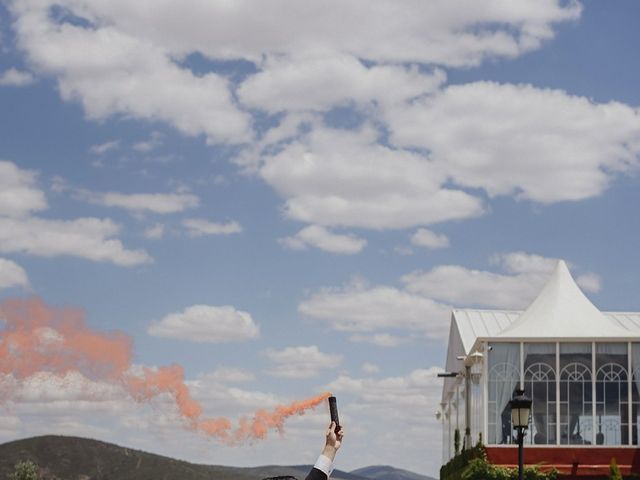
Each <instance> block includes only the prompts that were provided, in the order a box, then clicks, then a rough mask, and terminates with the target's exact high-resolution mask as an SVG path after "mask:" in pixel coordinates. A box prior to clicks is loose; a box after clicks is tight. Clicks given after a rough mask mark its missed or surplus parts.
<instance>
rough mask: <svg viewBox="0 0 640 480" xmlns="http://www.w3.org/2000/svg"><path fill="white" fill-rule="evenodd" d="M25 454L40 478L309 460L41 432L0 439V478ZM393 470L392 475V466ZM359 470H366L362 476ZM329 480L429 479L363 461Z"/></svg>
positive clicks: (224, 479) (179, 479)
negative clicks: (202, 454)
mask: <svg viewBox="0 0 640 480" xmlns="http://www.w3.org/2000/svg"><path fill="white" fill-rule="evenodd" d="M22 460H31V461H32V462H34V463H36V464H37V465H38V466H39V467H40V468H41V471H42V475H43V478H44V479H45V480H54V479H60V480H213V479H215V480H261V479H262V478H265V477H274V476H285V475H290V476H293V477H296V478H298V479H303V478H304V477H305V476H306V474H307V473H308V472H309V469H310V468H311V466H310V465H295V466H279V465H265V466H262V467H252V468H236V467H224V466H217V465H200V464H194V463H189V462H185V461H182V460H175V459H173V458H169V457H163V456H161V455H155V454H152V453H147V452H143V451H140V450H135V449H131V448H126V447H120V446H118V445H114V444H112V443H106V442H101V441H98V440H91V439H87V438H78V437H66V436H58V435H46V436H42V437H33V438H27V439H23V440H16V441H13V442H8V443H4V444H2V445H0V478H2V479H4V478H7V476H8V475H9V473H10V472H12V471H13V469H14V465H15V464H16V463H17V462H19V461H22ZM394 471H395V472H398V476H394V473H393V472H394ZM359 472H365V473H367V472H369V473H371V474H372V475H382V474H384V475H385V476H384V477H381V476H372V477H368V476H367V475H363V474H362V473H359ZM331 478H332V480H367V479H368V478H370V479H371V480H430V479H429V478H428V477H422V476H420V475H417V474H415V473H412V472H407V471H405V470H397V469H394V468H393V467H366V468H363V469H359V470H357V471H355V472H350V473H349V472H343V471H340V470H335V471H334V472H333V475H332V476H331Z"/></svg>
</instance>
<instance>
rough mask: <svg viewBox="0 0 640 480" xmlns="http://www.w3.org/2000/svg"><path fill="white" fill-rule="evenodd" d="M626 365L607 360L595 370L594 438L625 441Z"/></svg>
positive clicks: (613, 442)
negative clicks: (595, 430) (607, 361)
mask: <svg viewBox="0 0 640 480" xmlns="http://www.w3.org/2000/svg"><path fill="white" fill-rule="evenodd" d="M628 386H629V385H628V383H627V369H626V368H624V367H623V366H622V365H621V364H620V363H618V362H609V363H605V364H604V365H602V366H601V367H600V368H598V371H597V373H596V416H597V417H596V429H597V432H598V433H597V434H596V442H597V443H599V444H604V445H624V444H626V443H627V441H628V438H629V437H628V417H629V412H628V403H627V402H628Z"/></svg>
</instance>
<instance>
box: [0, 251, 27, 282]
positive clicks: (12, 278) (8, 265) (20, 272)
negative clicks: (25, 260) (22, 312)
mask: <svg viewBox="0 0 640 480" xmlns="http://www.w3.org/2000/svg"><path fill="white" fill-rule="evenodd" d="M28 285H29V278H28V277H27V273H26V272H25V271H24V269H23V268H22V267H21V266H20V265H18V264H17V263H15V262H13V261H11V260H7V259H6V258H0V289H3V288H11V287H26V286H28Z"/></svg>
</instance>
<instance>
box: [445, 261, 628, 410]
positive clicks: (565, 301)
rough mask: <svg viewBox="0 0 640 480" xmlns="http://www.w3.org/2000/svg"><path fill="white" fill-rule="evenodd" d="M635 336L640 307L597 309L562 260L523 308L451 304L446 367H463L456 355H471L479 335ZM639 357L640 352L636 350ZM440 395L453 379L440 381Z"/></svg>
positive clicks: (542, 337)
mask: <svg viewBox="0 0 640 480" xmlns="http://www.w3.org/2000/svg"><path fill="white" fill-rule="evenodd" d="M602 340H605V341H623V342H628V341H634V342H640V312H600V311H599V310H598V309H597V308H596V307H595V306H594V305H593V304H592V303H591V302H590V301H589V299H588V298H587V297H586V296H585V295H584V294H583V293H582V291H581V290H580V288H579V287H578V285H577V284H576V283H575V281H574V280H573V278H572V277H571V274H570V273H569V269H568V268H567V265H566V263H565V262H564V261H559V262H558V265H557V267H556V270H555V271H554V273H553V274H552V275H551V278H550V279H549V281H548V282H547V284H546V285H545V286H544V287H543V289H542V291H541V292H540V294H539V295H538V297H537V298H536V299H535V300H534V301H533V302H532V303H531V305H530V306H529V308H527V310H525V311H512V310H478V309H456V310H453V312H452V315H451V330H450V332H449V346H448V352H447V364H446V367H445V368H446V371H448V372H458V371H461V370H463V362H462V361H460V360H458V357H459V356H466V355H470V354H471V353H472V352H473V351H475V350H477V349H478V347H479V346H480V342H482V341H493V342H495V341H500V342H502V341H517V342H530V341H533V342H535V341H545V342H557V341H560V342H571V341H581V342H585V341H602ZM638 357H639V358H640V353H639V354H638ZM444 383H445V385H444V389H443V400H444V399H447V398H448V397H450V395H451V392H452V391H453V389H454V387H455V384H456V379H453V378H448V379H446V381H445V382H444Z"/></svg>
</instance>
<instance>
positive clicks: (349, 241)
mask: <svg viewBox="0 0 640 480" xmlns="http://www.w3.org/2000/svg"><path fill="white" fill-rule="evenodd" d="M279 241H280V243H281V244H282V245H284V246H285V247H287V248H290V249H292V250H305V249H306V248H307V247H315V248H319V249H320V250H324V251H326V252H331V253H340V254H354V253H359V252H361V251H362V249H363V248H364V247H365V246H366V245H367V241H366V240H365V239H363V238H358V237H356V236H355V235H351V234H349V235H339V234H336V233H333V232H331V231H329V230H328V229H326V228H324V227H321V226H319V225H309V226H308V227H305V228H303V229H302V230H300V231H299V232H298V233H296V234H295V235H294V236H293V237H285V238H281V239H280V240H279Z"/></svg>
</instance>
